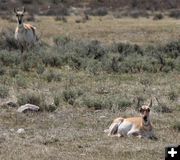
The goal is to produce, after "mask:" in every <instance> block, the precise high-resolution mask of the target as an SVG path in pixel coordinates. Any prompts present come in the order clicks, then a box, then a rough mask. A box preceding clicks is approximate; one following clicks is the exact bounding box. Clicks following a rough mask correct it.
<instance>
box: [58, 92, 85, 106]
mask: <svg viewBox="0 0 180 160" xmlns="http://www.w3.org/2000/svg"><path fill="white" fill-rule="evenodd" d="M82 94H83V93H82V92H81V90H76V89H67V90H64V91H63V93H62V95H63V99H64V101H65V102H67V103H69V104H71V105H74V103H75V100H76V99H77V98H78V97H79V96H81V95H82Z"/></svg>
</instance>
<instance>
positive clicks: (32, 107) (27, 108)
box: [17, 104, 39, 113]
mask: <svg viewBox="0 0 180 160" xmlns="http://www.w3.org/2000/svg"><path fill="white" fill-rule="evenodd" d="M27 111H31V112H37V111H39V107H38V106H36V105H34V104H25V105H22V106H20V107H19V108H18V109H17V112H20V113H25V112H27Z"/></svg>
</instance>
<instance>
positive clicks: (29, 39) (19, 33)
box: [14, 7, 37, 53]
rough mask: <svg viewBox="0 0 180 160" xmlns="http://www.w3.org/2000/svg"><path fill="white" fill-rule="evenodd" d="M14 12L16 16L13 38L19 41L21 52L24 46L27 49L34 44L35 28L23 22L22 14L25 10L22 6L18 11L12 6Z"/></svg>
mask: <svg viewBox="0 0 180 160" xmlns="http://www.w3.org/2000/svg"><path fill="white" fill-rule="evenodd" d="M14 12H15V14H16V17H17V27H16V30H15V39H16V40H17V41H18V43H19V47H20V48H21V53H23V51H24V49H25V48H26V49H28V48H29V47H32V46H33V45H34V44H35V42H37V35H36V28H35V27H34V26H32V25H31V24H25V23H23V16H24V12H25V8H24V7H23V10H22V11H19V10H17V9H16V8H14Z"/></svg>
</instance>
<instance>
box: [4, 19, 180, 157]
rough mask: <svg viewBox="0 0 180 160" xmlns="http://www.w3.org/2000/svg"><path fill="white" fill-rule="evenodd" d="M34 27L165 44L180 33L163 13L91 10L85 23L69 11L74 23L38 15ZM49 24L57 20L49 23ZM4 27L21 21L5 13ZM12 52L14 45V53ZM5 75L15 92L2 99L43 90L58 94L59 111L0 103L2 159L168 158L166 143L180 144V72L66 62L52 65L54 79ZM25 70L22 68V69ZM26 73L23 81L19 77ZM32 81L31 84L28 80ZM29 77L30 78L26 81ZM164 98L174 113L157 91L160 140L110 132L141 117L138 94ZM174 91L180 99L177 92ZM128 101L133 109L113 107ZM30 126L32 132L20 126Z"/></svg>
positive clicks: (48, 95) (51, 33) (48, 32)
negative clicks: (68, 95) (70, 96)
mask: <svg viewBox="0 0 180 160" xmlns="http://www.w3.org/2000/svg"><path fill="white" fill-rule="evenodd" d="M37 19H38V21H37V22H36V23H35V26H37V28H38V29H39V30H40V32H41V33H42V35H41V36H42V38H43V40H44V41H46V42H48V43H49V44H52V43H53V38H54V37H56V36H58V35H68V36H70V37H72V38H74V39H76V38H77V39H82V38H83V39H97V40H100V41H102V42H104V43H108V44H109V43H111V42H113V41H115V42H119V41H120V42H122V41H123V42H124V41H127V42H132V43H138V44H141V45H142V44H157V43H158V44H159V43H165V42H167V41H170V40H172V39H173V40H176V39H179V33H180V28H179V21H176V20H173V19H164V20H161V21H153V20H151V19H143V18H140V19H129V18H127V19H113V18H112V17H111V16H106V17H103V18H98V17H92V19H91V20H90V21H88V22H87V23H85V24H81V23H78V24H77V23H75V19H76V17H68V18H67V20H68V22H67V23H63V22H57V21H55V20H54V18H53V17H37ZM48 24H51V25H50V26H48ZM0 26H1V28H0V30H2V29H4V28H6V27H7V26H9V27H15V23H9V22H7V21H6V20H0ZM11 53H13V52H11ZM12 67H13V66H8V67H6V74H4V75H1V76H0V83H1V84H3V85H7V86H8V87H9V94H8V97H6V98H3V99H0V102H5V101H7V100H12V99H13V100H17V97H18V95H21V96H24V95H25V93H27V92H37V93H41V94H42V95H43V96H44V99H45V101H47V102H45V103H50V104H51V103H53V98H54V96H58V98H59V105H58V106H57V109H56V110H55V111H54V112H46V111H44V112H39V113H26V114H19V113H17V112H16V108H8V107H5V106H4V107H1V108H0V159H1V160H24V159H25V160H32V159H36V160H59V159H63V160H109V159H113V160H119V159H122V160H129V159H133V160H144V159H146V160H150V159H155V160H162V159H164V147H165V146H166V145H169V144H178V143H179V139H180V134H179V131H178V130H175V129H173V128H174V123H177V121H179V117H180V108H179V107H180V105H179V102H180V97H179V95H180V85H179V79H180V74H179V72H178V71H173V72H169V73H154V74H153V73H145V72H144V73H138V74H116V73H111V74H108V73H98V74H96V75H93V74H90V73H88V72H86V71H82V70H78V71H77V70H72V69H71V68H70V67H69V66H65V67H56V68H55V67H54V68H50V67H46V68H45V73H46V71H49V70H52V71H53V72H54V73H58V74H59V75H60V79H59V80H58V81H55V80H52V81H49V82H48V81H47V80H46V79H45V78H44V74H42V75H40V74H37V73H36V71H35V70H33V69H32V70H30V71H29V72H26V71H23V70H18V72H17V74H18V76H15V77H13V76H12V77H11V76H9V70H11V69H12ZM17 69H18V68H17ZM18 77H20V78H19V79H22V81H21V83H20V85H18V83H17V80H18ZM24 83H25V84H24ZM22 84H23V85H22ZM68 89H72V90H73V91H74V92H75V94H77V93H79V92H81V94H80V95H78V96H75V100H74V103H73V105H70V104H69V103H68V102H67V101H64V100H63V91H66V90H68ZM154 96H155V97H157V98H158V100H159V101H160V102H161V103H162V104H164V105H165V106H166V107H168V108H170V109H171V110H172V111H173V112H172V113H161V112H157V111H158V109H159V107H160V105H159V104H158V103H157V101H156V100H155V99H154V98H153V108H152V121H153V124H154V127H155V132H156V134H157V137H158V140H157V141H152V140H144V139H141V140H139V139H137V138H110V137H108V136H107V135H106V134H105V133H104V132H103V131H104V129H106V128H107V127H108V126H109V124H110V123H111V121H112V120H113V119H114V118H115V117H117V116H125V117H128V116H136V115H138V114H139V113H137V111H136V107H137V102H136V100H137V98H138V97H139V98H141V99H142V100H144V103H147V102H148V101H149V100H150V97H154ZM172 96H173V98H172ZM84 98H90V99H91V100H92V101H96V100H98V99H100V100H101V101H100V102H98V103H103V107H104V108H102V109H101V110H94V108H93V107H92V108H88V107H87V106H86V105H85V104H84ZM122 99H125V100H128V101H129V102H131V103H132V105H131V106H130V107H128V108H127V109H126V110H121V107H122V106H114V105H113V107H111V108H108V106H107V107H106V104H107V105H108V100H111V102H112V101H113V100H114V101H115V102H114V104H116V101H117V103H118V102H119V100H122ZM19 128H24V129H25V133H23V134H18V133H17V132H16V131H17V129H19Z"/></svg>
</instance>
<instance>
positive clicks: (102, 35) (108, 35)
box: [0, 15, 180, 45]
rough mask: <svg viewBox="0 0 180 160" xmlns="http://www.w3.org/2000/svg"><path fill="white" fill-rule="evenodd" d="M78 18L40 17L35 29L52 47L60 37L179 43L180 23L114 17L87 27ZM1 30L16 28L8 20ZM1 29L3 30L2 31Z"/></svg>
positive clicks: (168, 19)
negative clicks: (173, 41) (63, 20)
mask: <svg viewBox="0 0 180 160" xmlns="http://www.w3.org/2000/svg"><path fill="white" fill-rule="evenodd" d="M76 19H77V17H76V16H70V17H67V21H68V22H67V23H63V22H58V21H55V18H54V17H43V16H41V17H37V22H35V26H36V27H37V28H38V31H39V32H40V34H41V37H42V38H43V39H44V40H45V41H46V42H48V43H51V44H52V39H53V37H54V36H57V35H67V36H70V37H72V38H77V39H81V38H83V39H96V40H100V41H102V42H104V43H112V42H131V43H136V44H140V45H142V44H157V43H167V42H169V41H171V40H172V39H174V40H176V39H179V32H180V28H179V25H180V22H179V21H177V20H175V19H170V18H165V19H163V20H161V21H154V20H152V18H149V19H147V18H138V19H132V18H123V19H115V18H113V17H112V16H111V15H108V16H105V17H100V18H99V17H91V20H89V21H87V23H75V20H76ZM0 24H1V28H5V27H6V26H10V27H15V24H14V23H11V24H9V23H8V22H7V21H6V20H0ZM1 28H0V29H1Z"/></svg>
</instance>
